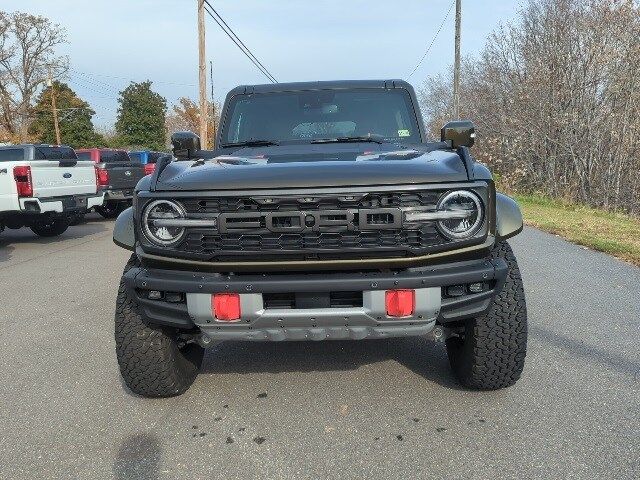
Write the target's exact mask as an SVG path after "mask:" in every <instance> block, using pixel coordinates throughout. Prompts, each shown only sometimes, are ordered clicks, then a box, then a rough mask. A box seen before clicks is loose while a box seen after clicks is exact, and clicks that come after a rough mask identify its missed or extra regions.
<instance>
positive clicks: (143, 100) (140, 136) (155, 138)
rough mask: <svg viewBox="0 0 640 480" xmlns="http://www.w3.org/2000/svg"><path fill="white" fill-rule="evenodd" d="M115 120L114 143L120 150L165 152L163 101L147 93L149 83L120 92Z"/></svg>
mask: <svg viewBox="0 0 640 480" xmlns="http://www.w3.org/2000/svg"><path fill="white" fill-rule="evenodd" d="M118 103H119V104H120V107H119V108H118V119H117V120H116V125H115V127H116V135H117V137H118V138H117V141H118V143H119V144H120V145H121V146H126V147H137V148H146V149H150V150H164V149H165V116H166V113H167V101H166V100H165V99H164V97H162V96H161V95H160V94H158V93H156V92H154V91H152V90H151V81H149V80H147V81H146V82H141V83H135V82H131V84H130V85H129V86H128V87H127V88H125V89H124V90H123V91H122V92H120V98H119V99H118Z"/></svg>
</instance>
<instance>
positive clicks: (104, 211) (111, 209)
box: [95, 202, 122, 218]
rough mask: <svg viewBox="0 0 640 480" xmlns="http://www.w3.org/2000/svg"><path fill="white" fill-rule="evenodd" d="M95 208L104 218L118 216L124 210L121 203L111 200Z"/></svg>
mask: <svg viewBox="0 0 640 480" xmlns="http://www.w3.org/2000/svg"><path fill="white" fill-rule="evenodd" d="M95 208H96V212H98V213H99V214H100V215H101V216H102V217H103V218H116V217H117V216H118V214H119V213H120V212H121V211H122V208H121V206H120V204H119V203H111V202H107V203H105V204H103V205H99V206H97V207H95Z"/></svg>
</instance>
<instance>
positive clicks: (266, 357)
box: [201, 337, 464, 390]
mask: <svg viewBox="0 0 640 480" xmlns="http://www.w3.org/2000/svg"><path fill="white" fill-rule="evenodd" d="M388 360H393V361H396V362H398V363H400V364H401V365H403V366H405V367H406V368H408V369H409V370H411V371H412V372H414V373H416V374H417V375H420V376H421V377H423V378H425V379H426V380H429V381H431V382H435V383H438V384H440V385H442V386H444V387H447V388H450V389H454V390H464V388H463V387H462V386H460V385H459V384H458V383H457V381H456V379H455V378H454V377H453V373H452V372H451V370H450V368H449V361H448V359H447V354H446V351H445V349H444V346H443V345H442V344H439V343H435V342H433V341H431V340H428V339H426V338H424V337H410V338H392V339H384V340H366V341H325V342H282V343H279V342H274V343H271V342H236V341H225V342H220V343H218V344H216V345H215V346H214V347H213V348H211V349H209V350H208V351H207V353H206V355H205V358H204V361H203V367H202V370H201V373H205V374H207V373H239V374H250V373H283V372H323V371H348V370H357V369H358V368H360V367H362V366H365V365H370V364H374V363H378V362H385V361H388Z"/></svg>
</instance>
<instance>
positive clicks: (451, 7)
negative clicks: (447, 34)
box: [407, 0, 456, 80]
mask: <svg viewBox="0 0 640 480" xmlns="http://www.w3.org/2000/svg"><path fill="white" fill-rule="evenodd" d="M455 3H456V1H455V0H453V2H451V5H450V6H449V10H448V11H447V14H446V15H445V16H444V19H443V20H442V23H441V24H440V27H439V28H438V31H437V32H436V34H435V35H434V36H433V39H432V40H431V43H430V44H429V46H428V47H427V50H426V51H425V52H424V55H422V58H421V59H420V61H419V62H418V64H417V65H416V66H415V68H414V69H413V70H412V71H411V73H410V74H409V76H408V77H407V80H408V79H410V78H411V76H412V75H413V74H414V73H416V70H418V68H420V65H422V62H423V61H424V59H425V58H427V54H428V53H429V51H430V50H431V47H433V44H434V43H436V39H437V38H438V35H440V32H441V31H442V28H443V27H444V24H445V22H446V21H447V18H449V15H450V14H451V10H452V9H453V6H454V5H455Z"/></svg>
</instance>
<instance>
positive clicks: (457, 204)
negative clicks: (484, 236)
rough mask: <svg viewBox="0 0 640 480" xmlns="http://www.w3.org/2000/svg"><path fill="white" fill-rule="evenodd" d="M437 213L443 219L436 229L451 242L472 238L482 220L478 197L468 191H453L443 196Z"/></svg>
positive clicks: (480, 202)
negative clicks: (441, 214) (439, 213)
mask: <svg viewBox="0 0 640 480" xmlns="http://www.w3.org/2000/svg"><path fill="white" fill-rule="evenodd" d="M438 211H440V212H442V213H443V218H441V219H440V220H439V221H438V228H439V229H440V231H441V232H442V234H443V235H445V236H446V237H448V238H450V239H452V240H463V239H465V238H469V237H471V236H473V235H474V234H475V233H476V232H477V231H478V229H479V228H480V226H481V225H482V220H483V217H484V215H483V211H482V201H481V200H480V197H478V195H476V194H475V193H473V192H470V191H468V190H455V191H453V192H449V193H447V194H445V195H444V196H443V197H442V198H441V199H440V201H439V202H438Z"/></svg>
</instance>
